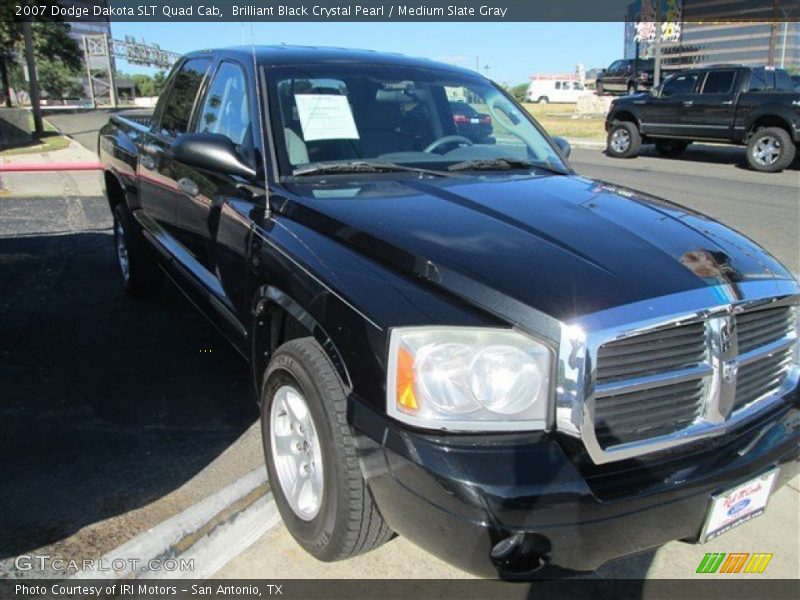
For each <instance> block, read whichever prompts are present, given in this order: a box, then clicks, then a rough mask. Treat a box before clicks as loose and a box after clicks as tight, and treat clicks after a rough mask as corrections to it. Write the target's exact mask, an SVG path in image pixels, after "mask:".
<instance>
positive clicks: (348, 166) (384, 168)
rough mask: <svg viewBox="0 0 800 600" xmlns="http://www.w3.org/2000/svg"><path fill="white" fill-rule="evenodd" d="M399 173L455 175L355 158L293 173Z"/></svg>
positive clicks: (315, 165) (310, 165)
mask: <svg viewBox="0 0 800 600" xmlns="http://www.w3.org/2000/svg"><path fill="white" fill-rule="evenodd" d="M393 172H394V173H397V172H409V173H419V174H421V175H432V176H433V177H453V175H451V174H450V173H447V172H445V171H435V170H433V169H421V168H419V167H408V166H405V165H398V164H396V163H388V162H372V161H367V160H354V161H348V162H318V163H311V164H308V165H304V166H302V167H298V168H296V169H295V170H294V171H293V172H292V174H293V175H294V176H295V177H304V176H309V175H335V174H337V173H393Z"/></svg>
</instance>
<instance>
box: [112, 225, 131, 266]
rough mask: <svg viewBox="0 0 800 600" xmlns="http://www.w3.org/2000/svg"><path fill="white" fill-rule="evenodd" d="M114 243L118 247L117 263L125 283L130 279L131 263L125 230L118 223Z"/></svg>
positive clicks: (115, 226)
mask: <svg viewBox="0 0 800 600" xmlns="http://www.w3.org/2000/svg"><path fill="white" fill-rule="evenodd" d="M114 241H115V245H116V247H117V262H119V270H120V271H121V272H122V278H123V279H124V280H125V281H128V279H130V276H131V274H130V262H129V259H128V247H127V246H126V245H125V229H124V228H123V227H122V223H121V222H120V221H117V222H116V223H115V224H114Z"/></svg>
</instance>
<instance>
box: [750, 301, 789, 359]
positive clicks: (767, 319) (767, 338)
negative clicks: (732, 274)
mask: <svg viewBox="0 0 800 600" xmlns="http://www.w3.org/2000/svg"><path fill="white" fill-rule="evenodd" d="M792 317H793V314H792V309H791V307H786V306H783V307H779V308H770V309H767V310H757V311H753V312H750V313H744V314H742V315H739V316H738V317H736V328H737V331H738V336H739V354H744V353H745V352H749V351H750V350H754V349H756V348H758V347H760V346H764V345H766V344H771V343H772V342H774V341H777V340H779V339H781V338H784V337H786V336H787V335H788V333H789V331H790V330H791V328H792V326H793V325H794V323H793V322H792Z"/></svg>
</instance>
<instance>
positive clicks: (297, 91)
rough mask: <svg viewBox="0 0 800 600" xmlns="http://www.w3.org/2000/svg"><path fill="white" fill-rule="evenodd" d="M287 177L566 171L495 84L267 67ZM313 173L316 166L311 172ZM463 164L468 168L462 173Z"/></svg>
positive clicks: (443, 73)
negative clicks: (392, 171) (399, 171)
mask: <svg viewBox="0 0 800 600" xmlns="http://www.w3.org/2000/svg"><path fill="white" fill-rule="evenodd" d="M266 72H267V81H268V85H269V90H270V94H269V96H270V102H271V113H272V126H273V133H274V136H275V141H276V146H277V152H278V159H279V162H280V164H281V170H282V172H283V173H284V174H285V175H297V176H299V175H301V174H303V175H309V174H317V173H323V172H326V173H330V172H337V173H346V172H348V165H350V164H352V165H353V170H352V172H362V173H363V172H374V171H375V169H365V167H364V162H365V161H368V162H371V163H373V164H375V163H378V164H380V165H381V166H382V167H383V168H382V169H380V171H382V172H385V171H389V169H386V168H385V167H386V165H399V166H403V167H419V168H420V169H423V168H424V169H425V170H426V171H432V170H434V171H442V172H447V171H448V169H449V170H450V171H452V170H454V169H451V167H454V166H455V165H457V166H458V167H457V169H455V170H458V171H460V172H463V171H464V170H472V168H471V166H470V165H474V170H475V171H479V170H480V171H482V172H484V173H485V171H486V170H487V165H496V167H497V170H504V171H508V170H528V171H529V170H531V169H536V167H537V166H541V167H542V168H543V169H546V170H547V171H557V172H558V171H561V172H567V171H568V170H569V169H568V167H567V166H566V165H565V164H564V162H563V161H562V159H561V158H560V157H559V154H558V153H557V151H556V150H555V148H554V147H553V146H552V145H551V143H550V142H549V141H548V139H547V138H546V137H545V135H544V134H543V133H542V132H541V131H540V130H539V129H538V128H537V127H536V126H535V125H534V123H533V122H532V120H531V118H530V117H529V116H528V115H527V114H526V113H525V112H524V111H523V110H522V109H520V108H519V107H518V106H517V105H516V104H514V103H513V102H511V101H510V100H508V98H507V97H506V96H505V95H504V94H503V93H502V92H501V91H500V90H499V89H498V88H497V87H495V86H494V85H493V84H492V83H491V82H489V81H488V80H486V79H483V78H481V77H479V76H477V75H475V76H473V75H470V74H462V73H459V72H456V71H447V70H438V69H427V68H418V67H407V66H399V65H397V66H395V65H374V66H370V65H366V66H365V65H320V66H305V65H304V66H293V67H280V68H272V69H267V70H266ZM315 165H319V166H320V167H319V168H314V166H315ZM465 165H467V166H465Z"/></svg>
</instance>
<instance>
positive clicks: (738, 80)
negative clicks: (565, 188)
mask: <svg viewBox="0 0 800 600" xmlns="http://www.w3.org/2000/svg"><path fill="white" fill-rule="evenodd" d="M606 131H607V132H608V140H607V145H606V152H607V153H608V154H609V155H610V156H614V157H617V158H632V157H635V156H636V155H637V154H638V153H639V148H640V147H641V145H642V144H647V143H654V144H655V147H656V150H657V151H658V152H659V153H660V154H661V155H663V156H670V157H672V156H678V155H680V154H681V153H683V151H684V150H686V148H687V147H688V146H689V144H691V143H692V142H693V141H707V142H714V143H725V144H738V145H745V146H747V162H748V163H749V164H750V166H751V167H752V168H753V169H755V170H757V171H764V172H776V171H782V170H783V169H785V168H786V167H788V166H789V165H791V164H792V161H793V160H794V158H795V150H796V144H797V143H798V142H800V93H798V92H796V91H795V90H794V89H793V86H792V81H791V78H790V77H789V74H788V73H787V72H786V71H784V70H783V69H770V68H766V67H741V66H736V65H718V66H714V67H709V68H705V69H691V70H689V71H683V72H681V73H677V74H675V75H672V76H671V77H668V78H667V79H665V80H664V82H663V83H662V84H661V85H660V86H659V87H658V88H657V89H656V90H654V91H653V93H647V94H645V93H642V94H634V95H631V96H625V97H623V98H618V99H616V100H614V101H613V102H612V103H611V107H610V109H609V111H608V114H607V116H606Z"/></svg>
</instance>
